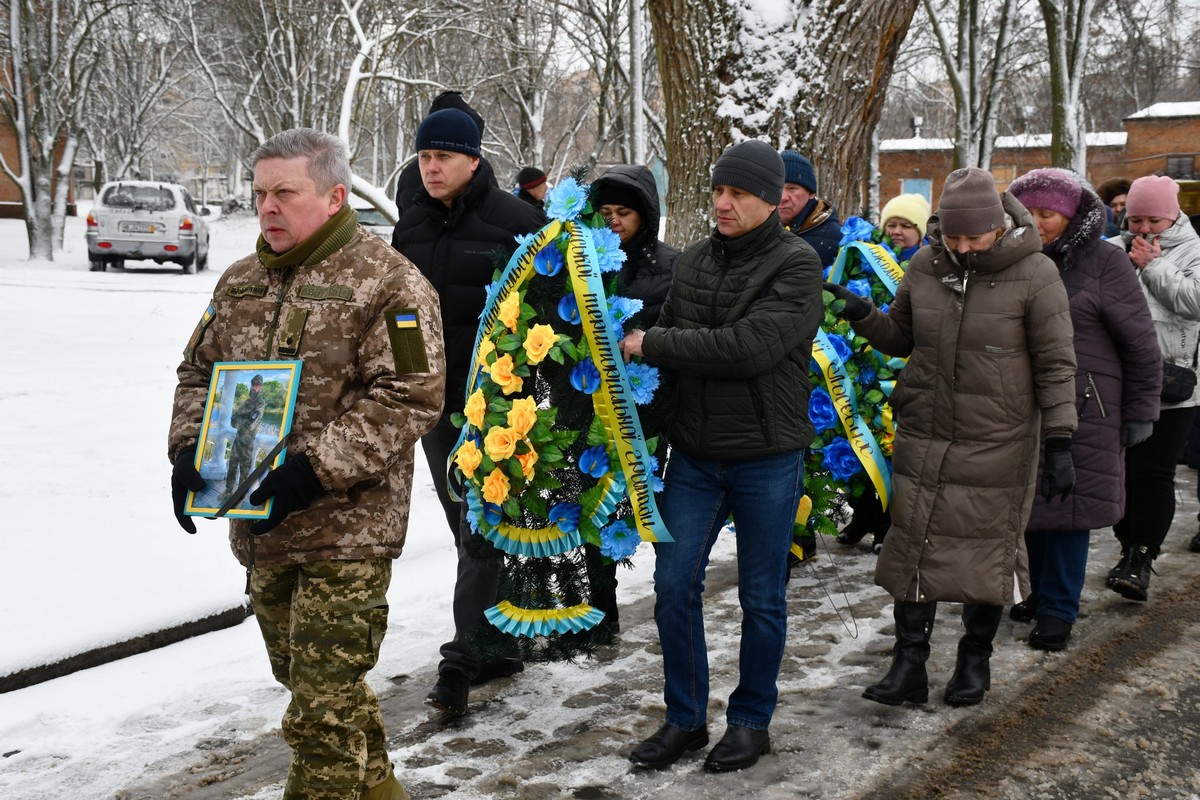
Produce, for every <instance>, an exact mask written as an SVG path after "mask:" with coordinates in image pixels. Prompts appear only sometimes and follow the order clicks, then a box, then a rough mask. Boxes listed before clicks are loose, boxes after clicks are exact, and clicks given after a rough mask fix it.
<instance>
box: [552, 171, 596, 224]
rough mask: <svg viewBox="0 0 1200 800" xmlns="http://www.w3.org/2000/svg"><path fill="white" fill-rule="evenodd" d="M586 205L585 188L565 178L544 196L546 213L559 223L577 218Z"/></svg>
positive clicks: (572, 179)
mask: <svg viewBox="0 0 1200 800" xmlns="http://www.w3.org/2000/svg"><path fill="white" fill-rule="evenodd" d="M586 205H587V188H586V187H584V186H580V185H579V182H578V181H576V180H575V179H574V178H566V179H564V180H562V181H560V182H559V184H558V185H557V186H555V187H554V188H553V189H551V190H550V191H549V192H548V193H547V194H546V213H547V214H549V215H550V217H551V218H552V219H556V220H558V221H559V222H569V221H571V220H573V219H575V218H576V217H578V216H579V212H581V211H583V208H584V206H586Z"/></svg>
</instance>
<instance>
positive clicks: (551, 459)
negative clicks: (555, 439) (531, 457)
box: [539, 444, 563, 464]
mask: <svg viewBox="0 0 1200 800" xmlns="http://www.w3.org/2000/svg"><path fill="white" fill-rule="evenodd" d="M539 460H541V461H544V462H546V463H547V464H557V463H558V462H560V461H562V460H563V453H562V450H559V449H558V448H557V447H555V446H554V445H552V444H548V445H546V446H545V447H543V448H542V452H541V453H540V454H539Z"/></svg>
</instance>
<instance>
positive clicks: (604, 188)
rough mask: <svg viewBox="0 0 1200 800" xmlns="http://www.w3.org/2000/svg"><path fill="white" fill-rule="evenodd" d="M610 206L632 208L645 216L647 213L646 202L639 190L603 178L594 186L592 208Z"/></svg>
mask: <svg viewBox="0 0 1200 800" xmlns="http://www.w3.org/2000/svg"><path fill="white" fill-rule="evenodd" d="M610 205H611V206H624V207H625V208H632V209H633V210H634V211H636V212H638V213H639V214H642V215H643V216H644V215H645V213H646V208H645V206H646V202H645V201H644V200H642V196H641V195H640V194H639V193H638V191H637V189H634V188H633V187H632V186H622V185H621V184H619V183H617V182H616V181H606V180H604V179H603V178H601V179H600V180H598V181H596V182H595V183H593V184H592V208H595V209H599V208H600V206H610Z"/></svg>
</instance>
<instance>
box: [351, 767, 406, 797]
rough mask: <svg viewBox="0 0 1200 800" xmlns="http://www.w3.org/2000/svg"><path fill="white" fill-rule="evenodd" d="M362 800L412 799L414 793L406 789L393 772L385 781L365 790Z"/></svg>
mask: <svg viewBox="0 0 1200 800" xmlns="http://www.w3.org/2000/svg"><path fill="white" fill-rule="evenodd" d="M362 800H412V795H410V794H409V793H408V792H406V791H405V790H404V787H403V786H402V785H401V784H400V781H398V780H396V773H394V772H393V773H392V774H390V775H388V776H387V778H386V779H385V780H384V781H383V783H377V784H375V785H374V786H372V787H371V788H370V789H367V790H366V791H365V792H363V796H362Z"/></svg>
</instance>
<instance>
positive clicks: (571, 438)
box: [550, 431, 579, 450]
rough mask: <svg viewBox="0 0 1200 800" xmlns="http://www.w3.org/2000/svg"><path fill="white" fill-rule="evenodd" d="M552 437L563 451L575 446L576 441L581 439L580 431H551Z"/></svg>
mask: <svg viewBox="0 0 1200 800" xmlns="http://www.w3.org/2000/svg"><path fill="white" fill-rule="evenodd" d="M550 436H551V437H553V439H554V444H555V445H557V446H558V447H560V448H562V449H563V450H565V449H567V448H568V447H570V446H571V445H573V444H575V440H576V439H578V438H579V431H551V432H550Z"/></svg>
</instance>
